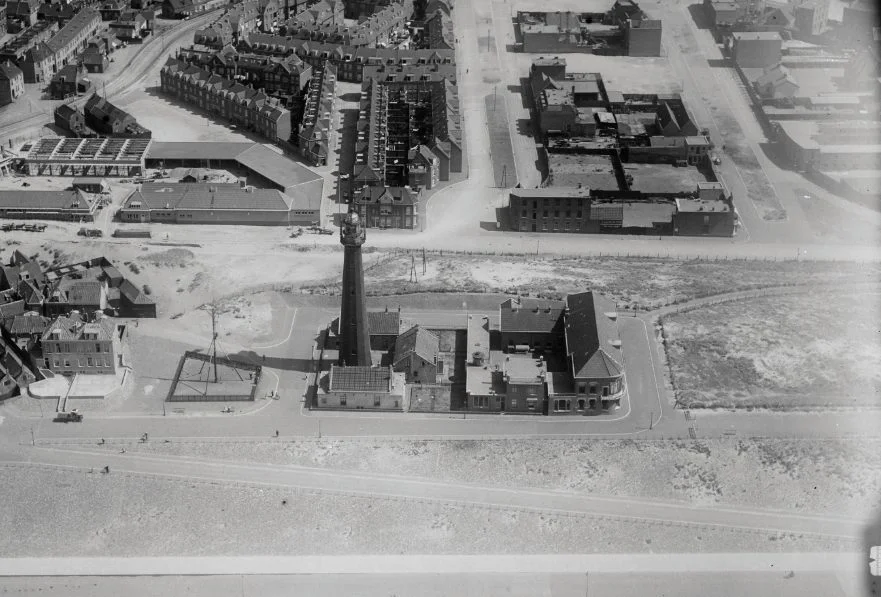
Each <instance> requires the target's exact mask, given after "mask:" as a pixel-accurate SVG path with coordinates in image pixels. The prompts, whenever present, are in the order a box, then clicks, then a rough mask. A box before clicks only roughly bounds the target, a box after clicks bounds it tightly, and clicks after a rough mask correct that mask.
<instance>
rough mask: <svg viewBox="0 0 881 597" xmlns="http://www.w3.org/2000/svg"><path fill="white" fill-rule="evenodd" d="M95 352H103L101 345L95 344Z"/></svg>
mask: <svg viewBox="0 0 881 597" xmlns="http://www.w3.org/2000/svg"><path fill="white" fill-rule="evenodd" d="M95 352H101V345H100V344H95Z"/></svg>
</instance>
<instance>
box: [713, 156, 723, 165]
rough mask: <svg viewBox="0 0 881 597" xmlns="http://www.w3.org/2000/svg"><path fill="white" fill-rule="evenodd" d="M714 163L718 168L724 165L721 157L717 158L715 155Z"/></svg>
mask: <svg viewBox="0 0 881 597" xmlns="http://www.w3.org/2000/svg"><path fill="white" fill-rule="evenodd" d="M713 163H714V164H716V165H717V166H718V165H719V164H721V163H722V158H720V157H719V156H717V155H714V156H713Z"/></svg>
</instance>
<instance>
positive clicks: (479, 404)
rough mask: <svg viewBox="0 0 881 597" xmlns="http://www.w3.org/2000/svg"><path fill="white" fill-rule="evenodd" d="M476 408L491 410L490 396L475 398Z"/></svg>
mask: <svg viewBox="0 0 881 597" xmlns="http://www.w3.org/2000/svg"><path fill="white" fill-rule="evenodd" d="M474 408H489V396H475V397H474Z"/></svg>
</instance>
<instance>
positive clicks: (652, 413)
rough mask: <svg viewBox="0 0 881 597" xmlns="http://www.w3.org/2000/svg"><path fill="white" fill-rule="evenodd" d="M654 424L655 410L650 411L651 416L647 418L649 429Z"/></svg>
mask: <svg viewBox="0 0 881 597" xmlns="http://www.w3.org/2000/svg"><path fill="white" fill-rule="evenodd" d="M654 426H655V411H652V412H651V418H650V419H649V431H651V430H652V428H653V427H654Z"/></svg>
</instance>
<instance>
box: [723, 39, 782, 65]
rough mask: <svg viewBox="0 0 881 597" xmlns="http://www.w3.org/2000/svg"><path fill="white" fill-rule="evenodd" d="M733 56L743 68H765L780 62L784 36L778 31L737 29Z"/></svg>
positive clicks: (732, 49)
mask: <svg viewBox="0 0 881 597" xmlns="http://www.w3.org/2000/svg"><path fill="white" fill-rule="evenodd" d="M732 40H733V41H732V43H731V48H730V49H731V56H732V58H733V59H734V61H735V62H736V63H737V65H738V66H740V67H741V68H765V67H766V66H772V65H774V64H777V63H778V62H780V57H781V56H782V48H783V38H782V37H780V34H779V33H777V32H776V31H735V32H734V33H733V34H732Z"/></svg>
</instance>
